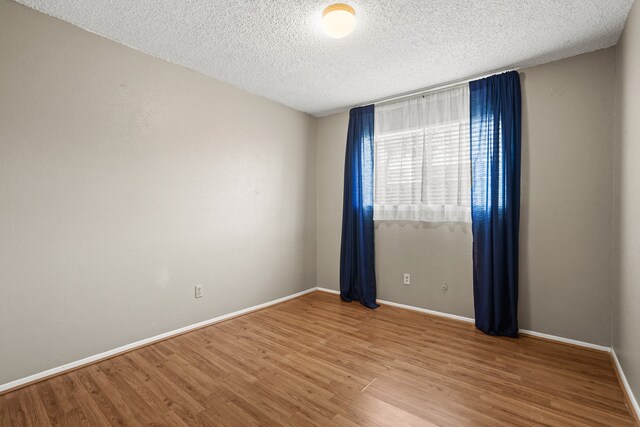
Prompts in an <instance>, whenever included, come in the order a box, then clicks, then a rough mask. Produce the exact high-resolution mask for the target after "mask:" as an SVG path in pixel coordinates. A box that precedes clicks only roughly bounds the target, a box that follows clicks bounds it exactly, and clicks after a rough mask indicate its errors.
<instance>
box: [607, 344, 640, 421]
mask: <svg viewBox="0 0 640 427" xmlns="http://www.w3.org/2000/svg"><path fill="white" fill-rule="evenodd" d="M611 359H612V360H613V367H614V369H615V371H616V375H617V376H618V382H619V383H620V385H621V386H622V392H623V393H624V395H625V398H626V400H627V405H628V406H629V410H630V411H631V413H632V415H633V419H634V421H635V422H636V425H638V426H640V405H638V401H637V400H636V397H635V395H634V394H633V391H632V390H631V386H630V385H629V381H627V377H626V376H625V375H624V371H623V370H622V365H621V364H620V361H619V360H618V355H617V354H616V351H615V349H614V348H613V347H612V348H611Z"/></svg>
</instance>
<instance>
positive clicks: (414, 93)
mask: <svg viewBox="0 0 640 427" xmlns="http://www.w3.org/2000/svg"><path fill="white" fill-rule="evenodd" d="M519 69H520V68H519V67H518V68H507V69H501V70H495V71H491V72H490V73H487V74H477V75H475V76H471V77H467V78H464V79H459V80H451V81H449V82H446V83H442V84H439V85H433V86H428V87H426V88H423V89H420V90H418V91H412V92H405V93H403V94H400V95H394V96H390V97H386V98H380V99H377V100H375V101H372V102H366V103H364V104H358V105H357V107H364V106H365V105H371V104H374V105H379V104H386V103H387V102H392V101H398V100H400V99H405V98H411V97H414V96H419V95H424V94H425V93H429V92H435V91H438V90H442V89H447V88H449V87H452V86H457V85H461V84H464V83H469V82H472V81H474V80H479V79H484V78H485V77H490V76H493V75H495V74H502V73H507V72H509V71H518V70H519Z"/></svg>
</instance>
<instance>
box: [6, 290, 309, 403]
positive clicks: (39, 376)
mask: <svg viewBox="0 0 640 427" xmlns="http://www.w3.org/2000/svg"><path fill="white" fill-rule="evenodd" d="M315 290H316V288H309V289H307V290H304V291H302V292H297V293H295V294H291V295H287V296H285V297H282V298H278V299H275V300H273V301H269V302H265V303H263V304H258V305H254V306H253V307H248V308H245V309H242V310H238V311H234V312H233V313H228V314H223V315H222V316H218V317H214V318H213V319H209V320H204V321H202V322H198V323H194V324H192V325H188V326H184V327H182V328H178V329H174V330H172V331H169V332H165V333H163V334H160V335H156V336H153V337H151V338H145V339H143V340H140V341H136V342H133V343H131V344H126V345H123V346H121V347H118V348H114V349H112V350H108V351H104V352H102V353H98V354H95V355H93V356H89V357H85V358H84V359H80V360H76V361H75V362H70V363H65V364H64V365H61V366H57V367H55V368H51V369H47V370H46V371H42V372H38V373H36V374H33V375H29V376H28V377H24V378H20V379H17V380H15V381H11V382H8V383H6V384H0V394H2V393H5V392H7V391H10V390H14V389H17V388H20V387H23V386H26V385H29V384H31V383H35V382H38V381H41V380H44V379H46V378H49V377H52V376H55V375H59V374H61V373H63V372H65V371H70V370H73V369H77V368H80V367H82V366H85V365H89V364H91V363H95V362H98V361H100V360H104V359H108V358H110V357H113V356H116V355H118V354H122V353H126V352H128V351H131V350H135V349H136V348H139V347H144V346H146V345H149V344H153V343H154V342H157V341H162V340H165V339H167V338H171V337H173V336H176V335H180V334H183V333H185V332H189V331H192V330H195V329H199V328H202V327H205V326H209V325H213V324H214V323H218V322H222V321H223V320H228V319H231V318H233V317H238V316H241V315H243V314H247V313H251V312H252V311H257V310H261V309H263V308H266V307H269V306H272V305H275V304H279V303H281V302H284V301H287V300H290V299H293V298H297V297H299V296H302V295H304V294H308V293H311V292H314V291H315Z"/></svg>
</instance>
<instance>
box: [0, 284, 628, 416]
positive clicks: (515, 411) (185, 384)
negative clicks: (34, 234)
mask: <svg viewBox="0 0 640 427" xmlns="http://www.w3.org/2000/svg"><path fill="white" fill-rule="evenodd" d="M0 425H2V426H21V425H65V426H75V425H86V426H101V425H132V426H138V425H171V426H196V425H205V426H251V425H266V426H288V425H299V426H303V425H304V426H306V425H320V426H328V425H332V426H333V425H338V426H368V425H376V426H378V425H388V426H402V425H405V426H425V425H427V426H428V425H447V426H465V425H474V426H478V425H487V426H506V425H510V426H511V425H518V426H530V425H562V426H585V425H608V426H614V425H615V426H623V425H633V421H632V418H631V415H630V412H629V410H628V408H627V407H626V403H625V399H624V396H623V394H622V391H621V389H620V386H619V384H618V382H617V380H616V376H615V373H614V370H613V367H612V365H611V361H610V358H609V355H608V354H606V353H603V352H597V351H592V350H587V349H581V348H577V347H572V346H568V345H563V344H558V343H553V342H548V341H544V340H540V339H536V338H531V337H522V338H520V339H517V340H513V339H506V338H495V337H489V336H486V335H484V334H482V333H480V332H478V331H476V330H475V328H474V327H473V326H472V325H469V324H466V323H462V322H458V321H454V320H449V319H443V318H439V317H433V316H429V315H425V314H422V313H417V312H412V311H407V310H402V309H398V308H393V307H388V306H382V307H380V308H379V309H377V310H375V311H370V310H367V309H365V308H363V307H362V306H360V305H359V304H356V303H351V304H348V303H342V302H340V300H339V299H338V297H337V296H336V295H331V294H326V293H322V292H314V293H311V294H307V295H305V296H302V297H300V298H297V299H295V300H291V301H288V302H285V303H282V304H279V305H276V306H273V307H270V308H267V309H264V310H261V311H258V312H254V313H251V314H248V315H245V316H242V317H238V318H235V319H232V320H228V321H226V322H222V323H219V324H216V325H213V326H209V327H206V328H203V329H199V330H197V331H194V332H190V333H187V334H184V335H181V336H178V337H174V338H171V339H168V340H165V341H162V342H159V343H156V344H153V345H150V346H147V347H144V348H141V349H138V350H134V351H132V352H129V353H126V354H123V355H120V356H117V357H114V358H112V359H109V360H105V361H103V362H100V363H96V364H93V365H90V366H87V367H84V368H81V369H78V370H76V371H72V372H69V373H66V374H63V375H60V376H57V377H54V378H51V379H48V380H45V381H42V382H40V383H37V384H33V385H31V386H28V387H25V388H22V389H19V390H16V391H13V392H10V393H7V394H4V395H2V396H0Z"/></svg>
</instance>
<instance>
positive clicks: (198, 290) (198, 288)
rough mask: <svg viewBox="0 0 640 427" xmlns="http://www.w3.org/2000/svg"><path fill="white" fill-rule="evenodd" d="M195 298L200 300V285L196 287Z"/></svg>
mask: <svg viewBox="0 0 640 427" xmlns="http://www.w3.org/2000/svg"><path fill="white" fill-rule="evenodd" d="M196 298H202V285H196Z"/></svg>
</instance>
